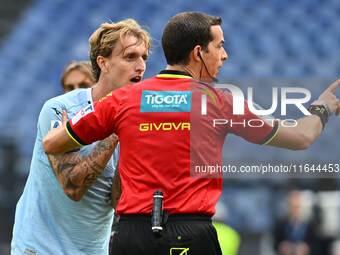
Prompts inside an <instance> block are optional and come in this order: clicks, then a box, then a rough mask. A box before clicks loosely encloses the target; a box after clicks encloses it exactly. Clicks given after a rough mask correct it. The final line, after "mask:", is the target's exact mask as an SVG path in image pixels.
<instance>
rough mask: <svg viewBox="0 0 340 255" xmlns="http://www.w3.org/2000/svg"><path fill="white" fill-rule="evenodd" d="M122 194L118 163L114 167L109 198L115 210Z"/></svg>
mask: <svg viewBox="0 0 340 255" xmlns="http://www.w3.org/2000/svg"><path fill="white" fill-rule="evenodd" d="M121 195H122V181H121V179H120V173H119V169H118V165H117V168H116V172H115V175H114V177H113V182H112V191H111V200H112V207H113V208H114V209H115V210H116V207H117V205H118V203H119V199H120V196H121Z"/></svg>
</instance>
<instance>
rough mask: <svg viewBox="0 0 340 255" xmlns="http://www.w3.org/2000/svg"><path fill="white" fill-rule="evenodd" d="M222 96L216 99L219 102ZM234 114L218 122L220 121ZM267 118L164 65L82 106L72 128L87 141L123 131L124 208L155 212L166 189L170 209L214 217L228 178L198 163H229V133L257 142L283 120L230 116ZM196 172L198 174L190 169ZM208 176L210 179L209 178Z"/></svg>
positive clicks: (78, 138) (80, 140) (121, 207)
mask: <svg viewBox="0 0 340 255" xmlns="http://www.w3.org/2000/svg"><path fill="white" fill-rule="evenodd" d="M207 90H209V91H210V92H211V95H212V96H211V97H208V98H207V108H208V112H207V115H204V116H203V115H202V114H201V97H202V94H204V93H206V91H207ZM215 99H216V100H215ZM216 118H217V119H221V118H223V119H225V120H229V121H228V123H227V124H225V125H218V126H215V127H213V125H212V124H213V122H212V121H213V119H216ZM231 118H233V121H234V122H237V121H238V122H241V121H244V120H240V118H243V119H246V120H249V119H259V120H261V118H260V117H259V116H257V115H254V114H252V113H251V112H250V111H249V109H248V107H247V106H246V104H245V114H244V115H242V116H237V117H235V116H233V115H232V96H231V95H230V94H229V93H227V92H223V91H221V90H214V89H213V88H212V87H211V86H209V85H206V84H202V83H199V82H197V81H194V80H193V79H191V77H189V76H187V75H186V74H185V73H182V72H178V71H162V72H161V73H160V74H159V75H157V76H156V77H153V78H150V79H146V80H144V81H142V82H140V83H138V84H136V85H127V86H125V87H123V88H121V89H118V90H116V91H114V92H112V93H110V94H108V95H107V96H106V97H104V98H102V99H101V100H100V101H99V102H97V103H95V104H94V106H93V107H92V106H90V107H87V108H85V109H83V110H82V111H80V112H78V113H77V114H76V115H75V116H74V117H73V118H72V119H71V120H70V121H69V122H68V123H67V131H68V133H69V134H70V135H71V137H72V138H73V139H74V140H76V141H77V142H78V143H79V144H83V145H85V144H90V143H92V142H94V141H97V140H102V139H104V138H106V137H107V136H109V135H110V134H112V133H115V134H117V135H118V137H119V141H120V160H119V172H120V176H121V181H122V195H121V198H120V201H119V204H118V207H117V213H118V215H120V214H135V213H150V212H151V210H152V203H153V193H154V191H155V190H157V189H161V190H162V191H163V194H164V210H165V211H167V212H169V213H170V214H173V213H204V214H209V215H213V214H214V213H215V204H216V202H217V200H218V198H219V196H220V194H221V191H222V179H221V178H205V177H221V175H218V176H211V175H207V174H203V175H202V174H199V175H195V173H194V169H195V166H197V165H199V166H204V165H214V166H216V165H217V164H219V165H222V146H223V143H224V140H225V137H226V135H227V134H228V133H234V134H236V135H239V136H241V137H243V138H245V139H246V140H248V141H250V142H254V143H261V142H265V141H267V140H269V139H271V138H272V137H273V136H274V135H275V132H276V130H277V123H276V122H274V124H275V125H269V124H268V123H266V122H264V124H263V126H261V127H258V128H251V127H245V126H244V125H240V124H239V125H237V124H236V125H230V120H231ZM190 170H191V172H190ZM202 177H203V178H202Z"/></svg>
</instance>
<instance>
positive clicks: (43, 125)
mask: <svg viewBox="0 0 340 255" xmlns="http://www.w3.org/2000/svg"><path fill="white" fill-rule="evenodd" d="M63 109H65V105H64V104H62V103H60V102H58V101H56V100H53V99H50V100H48V101H46V102H45V104H44V106H43V107H42V109H41V111H40V115H39V121H38V128H39V129H40V132H41V136H42V138H44V137H45V135H46V134H47V133H48V132H49V131H50V130H52V129H53V128H56V127H58V126H61V125H62V110H63Z"/></svg>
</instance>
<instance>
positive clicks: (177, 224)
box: [111, 214, 222, 255]
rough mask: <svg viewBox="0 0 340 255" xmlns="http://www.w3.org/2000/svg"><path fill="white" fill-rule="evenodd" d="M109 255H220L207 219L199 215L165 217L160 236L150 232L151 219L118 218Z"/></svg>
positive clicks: (147, 217) (137, 217) (123, 216)
mask: <svg viewBox="0 0 340 255" xmlns="http://www.w3.org/2000/svg"><path fill="white" fill-rule="evenodd" d="M111 254H112V255H132V254H133V255H135V254H136V255H137V254H138V255H139V254H145V255H156V254H164V255H195V254H197V255H202V254H204V255H210V254H211V255H215V254H222V252H221V248H220V245H219V243H218V239H217V233H216V230H215V228H214V226H213V225H212V222H211V218H210V217H209V216H207V215H201V214H175V215H169V217H168V219H167V221H166V222H165V223H164V224H163V232H162V236H160V237H157V236H156V235H154V233H153V232H152V230H151V216H150V215H146V214H133V215H122V216H121V217H120V219H119V223H118V231H117V233H115V234H114V236H113V245H112V253H111Z"/></svg>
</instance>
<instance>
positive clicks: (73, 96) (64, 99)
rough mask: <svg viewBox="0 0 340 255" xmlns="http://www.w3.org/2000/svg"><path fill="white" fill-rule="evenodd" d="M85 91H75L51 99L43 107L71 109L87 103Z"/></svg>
mask: <svg viewBox="0 0 340 255" xmlns="http://www.w3.org/2000/svg"><path fill="white" fill-rule="evenodd" d="M86 91H87V89H76V90H73V91H70V92H68V93H66V94H62V95H59V96H56V97H53V98H51V99H49V100H47V101H46V102H45V105H59V106H63V108H67V107H71V106H74V105H77V104H81V103H83V102H84V101H87V99H86V98H87V95H86V93H87V92H86Z"/></svg>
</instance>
